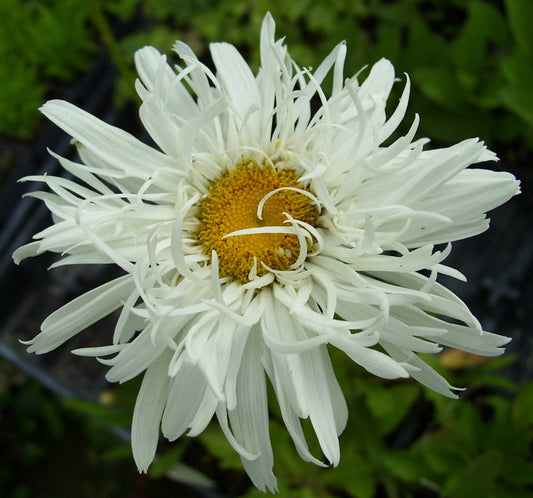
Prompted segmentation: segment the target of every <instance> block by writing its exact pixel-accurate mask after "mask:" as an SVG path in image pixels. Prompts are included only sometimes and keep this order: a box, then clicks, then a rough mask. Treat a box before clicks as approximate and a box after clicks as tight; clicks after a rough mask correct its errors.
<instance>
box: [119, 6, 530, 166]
mask: <svg viewBox="0 0 533 498" xmlns="http://www.w3.org/2000/svg"><path fill="white" fill-rule="evenodd" d="M531 8H532V5H531V2H524V1H522V0H508V1H506V2H501V1H491V0H472V1H470V2H463V1H460V0H454V1H452V2H445V1H441V0H433V1H431V2H428V1H426V0H393V1H384V0H373V1H370V0H358V1H347V0H299V1H297V2H289V3H285V4H272V2H270V1H268V0H258V1H255V2H246V1H245V0H222V1H218V0H217V1H215V0H196V1H194V2H188V3H186V4H182V3H180V2H178V1H177V0H176V1H175V2H161V1H159V0H146V1H144V2H142V4H141V9H142V13H143V16H144V17H145V18H149V19H151V20H152V21H153V24H152V26H153V27H152V29H151V30H149V31H148V32H146V33H142V34H141V35H139V34H134V35H133V37H132V38H131V39H130V40H128V39H126V40H124V42H123V47H124V49H125V51H127V52H129V51H131V50H132V48H133V46H134V45H135V44H132V43H131V40H139V37H141V38H142V39H143V40H145V41H147V42H150V40H151V39H155V41H156V45H157V46H158V47H159V48H160V49H161V50H163V51H165V52H168V51H169V50H170V48H171V45H172V40H173V39H174V38H179V39H182V40H184V41H185V42H187V43H189V44H191V45H192V47H193V49H194V50H195V51H196V52H197V53H198V54H199V56H200V57H207V54H208V44H209V42H210V41H220V40H225V41H228V42H230V43H233V44H235V45H237V46H239V47H240V48H241V49H242V51H243V53H244V54H245V55H246V57H247V60H248V61H250V63H251V64H252V66H255V67H256V68H257V66H258V64H259V51H258V44H257V40H258V33H259V29H260V25H261V21H262V19H263V16H264V14H265V13H266V12H267V11H271V12H272V14H273V15H274V17H275V19H276V22H277V32H278V34H279V35H280V36H284V37H285V38H286V40H287V43H288V44H289V47H290V53H291V55H292V56H293V58H294V59H295V60H296V61H297V62H298V63H299V64H300V65H302V66H314V67H316V65H317V64H318V63H319V62H320V61H321V60H322V59H323V58H324V57H325V56H326V55H327V53H328V52H329V51H330V50H331V49H332V48H333V47H334V46H335V45H336V44H337V43H339V42H340V41H341V40H346V41H347V43H348V49H349V50H348V56H347V63H346V67H347V73H349V74H353V72H355V71H357V70H359V69H360V68H361V67H363V66H366V65H370V64H372V63H374V62H376V61H377V60H378V59H379V58H381V57H387V58H389V59H391V60H392V62H393V63H394V64H395V66H396V69H397V71H398V74H399V75H400V77H401V78H402V79H403V76H402V74H403V73H404V72H407V73H408V74H409V75H410V76H411V80H412V83H413V85H414V90H413V92H412V101H413V102H412V105H411V109H413V111H416V112H419V113H420V114H421V116H422V123H421V131H420V134H421V135H425V136H430V137H432V138H433V139H434V140H435V141H436V142H440V143H446V144H447V143H450V142H454V141H459V140H462V139H464V138H467V137H471V136H481V137H482V138H483V139H485V140H486V141H487V142H488V143H489V145H491V146H492V147H493V148H497V149H499V150H503V151H504V153H505V152H507V153H508V154H509V157H508V159H510V160H513V159H514V150H516V147H513V144H516V142H517V141H522V142H526V143H527V144H528V146H529V148H531V147H533V132H532V129H533V126H532V125H533V99H531V98H529V96H530V88H531V86H532V84H533V64H532V63H531V61H533V43H532V42H531V36H532V35H531V30H530V29H529V21H528V20H529V19H530V18H531V15H532V14H531V12H530V11H531ZM156 34H157V36H156ZM398 91H399V90H398ZM392 100H394V99H392Z"/></svg>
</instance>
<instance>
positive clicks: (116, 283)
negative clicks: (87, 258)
mask: <svg viewBox="0 0 533 498" xmlns="http://www.w3.org/2000/svg"><path fill="white" fill-rule="evenodd" d="M133 286H134V284H133V280H132V278H131V276H130V275H124V276H123V277H119V278H117V279H115V280H112V281H111V282H107V283H105V284H103V285H101V286H100V287H97V288H96V289H93V290H91V291H89V292H86V293H85V294H82V295H81V296H79V297H77V298H76V299H74V300H73V301H70V302H69V303H67V304H65V305H64V306H62V307H61V308H59V309H58V310H57V311H55V312H54V313H52V314H51V315H50V316H49V317H48V318H47V319H46V320H45V321H44V322H43V324H42V325H41V333H40V334H39V335H37V336H36V337H35V338H34V339H32V340H31V341H30V344H31V345H30V347H29V348H28V351H29V352H31V353H38V354H42V353H47V352H48V351H51V350H52V349H55V348H57V347H58V346H59V345H61V344H63V343H64V342H65V341H67V340H68V339H70V338H71V337H73V336H75V335H76V334H77V333H78V332H80V331H81V330H83V329H85V328H87V327H88V326H89V325H92V324H93V323H95V322H97V321H98V320H100V319H101V318H103V317H104V316H107V315H109V313H111V312H112V311H114V310H116V309H117V308H119V307H120V306H121V305H122V301H123V300H124V299H126V297H127V296H128V295H129V294H130V293H131V291H132V290H133Z"/></svg>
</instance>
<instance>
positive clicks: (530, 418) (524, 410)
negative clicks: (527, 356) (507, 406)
mask: <svg viewBox="0 0 533 498" xmlns="http://www.w3.org/2000/svg"><path fill="white" fill-rule="evenodd" d="M511 413H512V420H513V424H514V425H515V426H516V427H518V428H522V429H528V430H529V433H530V434H531V432H532V431H533V382H528V383H526V384H524V385H523V386H521V388H520V390H519V391H518V395H517V397H516V399H515V400H514V403H513V405H512V412H511Z"/></svg>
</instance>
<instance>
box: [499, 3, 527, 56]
mask: <svg viewBox="0 0 533 498" xmlns="http://www.w3.org/2000/svg"><path fill="white" fill-rule="evenodd" d="M505 7H506V11H507V16H508V18H509V25H510V27H511V30H512V32H513V35H514V38H515V40H516V43H517V45H518V47H519V50H521V51H523V52H524V53H526V54H533V30H532V29H531V20H532V19H533V2H530V1H528V0H506V1H505Z"/></svg>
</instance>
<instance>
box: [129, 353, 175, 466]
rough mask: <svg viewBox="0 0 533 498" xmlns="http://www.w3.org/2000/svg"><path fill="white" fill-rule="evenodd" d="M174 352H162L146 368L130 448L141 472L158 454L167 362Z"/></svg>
mask: <svg viewBox="0 0 533 498" xmlns="http://www.w3.org/2000/svg"><path fill="white" fill-rule="evenodd" d="M170 357H171V352H170V351H167V352H166V353H165V354H162V355H161V356H160V357H159V358H158V359H157V360H156V361H155V362H154V363H153V364H152V365H151V366H150V367H149V368H148V370H147V371H146V374H145V376H144V379H143V382H142V385H141V388H140V389H139V394H138V395H137V401H136V402H135V409H134V411H133V420H132V423H131V449H132V451H133V458H134V459H135V463H136V464H137V468H138V469H139V471H140V472H146V471H147V470H148V467H149V465H150V464H151V463H152V460H153V459H154V456H155V451H156V449H157V442H158V440H159V424H160V422H161V416H162V414H163V409H164V407H165V403H166V400H167V391H168V381H169V377H168V375H167V370H168V362H169V361H170Z"/></svg>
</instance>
